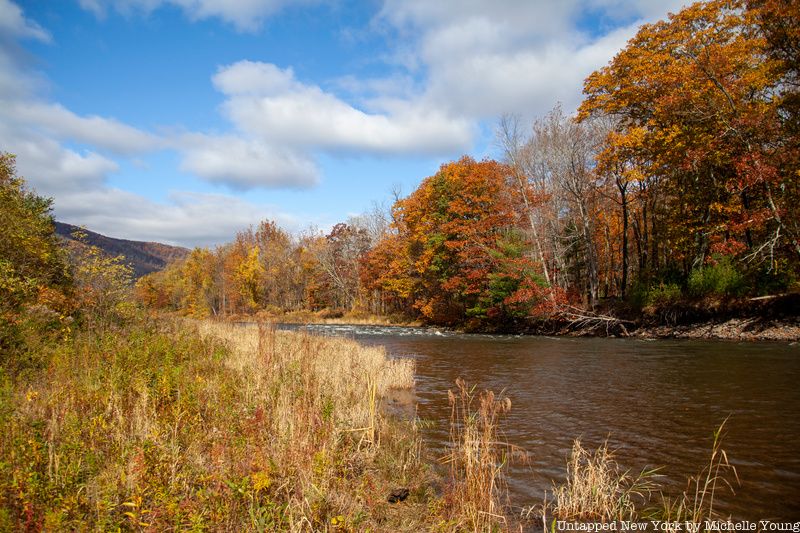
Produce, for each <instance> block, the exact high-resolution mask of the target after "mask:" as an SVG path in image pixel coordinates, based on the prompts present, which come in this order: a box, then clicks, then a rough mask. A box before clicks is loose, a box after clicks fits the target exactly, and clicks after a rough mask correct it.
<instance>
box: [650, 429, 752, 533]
mask: <svg viewBox="0 0 800 533" xmlns="http://www.w3.org/2000/svg"><path fill="white" fill-rule="evenodd" d="M727 422H728V419H727V418H726V419H725V420H723V421H722V424H720V426H719V427H718V428H717V429H716V431H714V439H713V442H712V445H711V455H710V456H709V460H708V464H707V465H706V466H705V467H704V468H703V469H702V470H701V471H700V473H699V474H698V475H696V476H692V477H690V478H689V480H688V482H687V484H688V488H687V489H686V490H685V491H684V492H683V494H682V495H681V497H680V498H678V499H676V500H672V499H670V498H668V497H666V496H662V505H663V514H664V518H665V523H668V524H670V523H671V524H675V523H678V522H693V523H695V524H705V523H706V521H708V520H713V519H716V518H719V516H718V513H717V512H716V511H715V510H714V502H715V498H716V496H717V492H718V490H719V488H720V487H722V488H727V489H728V490H729V491H730V492H731V493H734V489H733V485H732V483H731V482H730V481H729V480H728V478H729V477H730V476H732V477H733V479H734V480H735V481H736V483H737V484H738V483H739V475H738V473H737V472H736V467H734V466H733V465H732V464H730V462H729V461H728V454H727V453H726V452H725V450H724V449H722V437H723V435H724V429H725V424H726V423H727ZM668 531H670V532H671V531H673V530H672V529H670V530H668ZM699 531H705V526H704V527H703V528H702V529H700V530H699Z"/></svg>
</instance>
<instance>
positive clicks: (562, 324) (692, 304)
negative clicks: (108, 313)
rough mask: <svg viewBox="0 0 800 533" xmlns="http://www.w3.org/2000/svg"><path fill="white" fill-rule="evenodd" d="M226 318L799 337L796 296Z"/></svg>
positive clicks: (556, 332) (585, 333)
mask: <svg viewBox="0 0 800 533" xmlns="http://www.w3.org/2000/svg"><path fill="white" fill-rule="evenodd" d="M225 320H226V321H228V322H240V323H241V322H253V323H257V322H259V321H266V322H276V323H283V324H322V325H354V326H365V325H366V326H392V327H431V328H435V329H437V330H441V329H450V330H452V331H459V332H464V333H499V334H511V335H519V334H523V335H547V336H564V337H637V338H648V339H670V338H687V339H719V340H739V341H785V342H800V295H798V294H785V295H777V296H770V297H761V298H749V299H739V300H728V301H720V300H700V301H680V302H672V303H669V304H665V305H660V306H650V307H645V308H644V309H641V310H632V309H630V308H629V307H627V306H625V305H622V304H619V303H614V302H612V303H609V302H606V303H605V304H604V306H603V307H602V308H601V309H600V310H599V311H598V312H594V313H593V312H589V311H585V310H582V309H580V308H575V307H570V308H567V309H565V310H562V311H560V312H558V313H556V314H554V315H552V316H550V317H547V318H531V319H517V320H515V321H513V322H505V323H502V324H496V323H495V324H491V323H483V322H476V323H474V324H470V323H468V324H466V325H462V326H458V327H452V328H445V327H443V326H430V325H426V324H424V323H423V322H421V321H419V320H411V319H408V318H407V317H404V316H402V315H388V316H384V315H372V314H364V313H353V312H350V313H345V312H336V311H330V310H323V311H316V312H313V311H293V312H288V313H284V314H264V313H262V314H258V315H255V316H252V315H245V316H231V317H227V318H226V319H225Z"/></svg>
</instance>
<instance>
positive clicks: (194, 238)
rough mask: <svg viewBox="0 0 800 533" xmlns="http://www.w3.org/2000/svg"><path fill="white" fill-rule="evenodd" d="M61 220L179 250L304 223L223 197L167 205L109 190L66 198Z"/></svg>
mask: <svg viewBox="0 0 800 533" xmlns="http://www.w3.org/2000/svg"><path fill="white" fill-rule="evenodd" d="M55 211H56V216H57V218H58V219H59V220H62V221H64V222H68V223H70V224H75V225H79V226H85V227H87V228H89V229H93V230H95V231H101V232H102V233H104V234H106V235H110V236H113V237H121V238H126V239H133V240H141V241H156V242H163V243H167V244H174V245H179V246H186V247H193V246H214V245H218V244H223V243H225V242H229V241H230V240H231V239H232V238H233V236H234V235H235V234H236V232H237V231H240V230H242V229H243V228H246V227H248V226H250V225H252V224H255V223H257V222H258V221H260V220H265V219H269V220H274V221H276V222H277V223H278V224H280V225H281V226H282V227H284V228H287V229H289V230H297V229H299V228H300V220H299V219H298V218H297V217H295V216H293V215H291V214H288V213H285V212H283V211H281V210H280V209H279V208H277V207H275V206H258V205H255V204H252V203H250V202H247V201H245V200H242V199H240V198H236V197H233V196H230V195H224V194H201V193H193V192H175V193H173V194H171V195H170V197H169V198H168V201H167V202H154V201H152V200H150V199H148V198H145V197H144V196H141V195H138V194H134V193H131V192H128V191H124V190H121V189H116V188H111V187H105V188H101V189H96V190H87V191H82V192H77V191H76V192H75V193H73V194H63V195H60V196H58V197H57V198H56V201H55Z"/></svg>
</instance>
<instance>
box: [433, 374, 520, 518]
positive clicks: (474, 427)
mask: <svg viewBox="0 0 800 533" xmlns="http://www.w3.org/2000/svg"><path fill="white" fill-rule="evenodd" d="M448 398H449V400H450V407H451V410H452V411H451V419H450V440H451V452H450V454H449V455H448V457H447V458H446V460H447V462H448V463H449V465H450V483H451V485H450V487H449V491H448V493H447V494H446V496H445V500H446V502H447V505H448V508H449V513H450V523H449V525H450V526H451V527H453V528H454V529H457V530H461V531H463V530H472V531H492V530H497V529H503V530H506V529H508V527H509V523H508V520H507V517H506V509H505V505H504V499H506V496H507V487H506V485H505V479H504V471H505V468H506V467H507V465H508V462H509V460H510V459H511V455H513V454H514V452H515V451H516V450H515V449H514V448H512V447H511V446H510V445H509V444H507V443H505V442H502V441H501V440H500V438H499V437H498V431H499V425H500V420H501V418H502V417H503V415H505V414H506V413H508V412H509V411H510V410H511V400H510V399H509V398H508V397H503V396H502V395H501V396H500V397H497V396H495V394H494V392H492V391H482V392H481V393H479V394H475V390H474V388H468V387H467V384H466V383H465V382H464V380H462V379H460V378H459V379H458V380H456V391H455V392H453V391H448Z"/></svg>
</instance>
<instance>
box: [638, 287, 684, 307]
mask: <svg viewBox="0 0 800 533" xmlns="http://www.w3.org/2000/svg"><path fill="white" fill-rule="evenodd" d="M681 294H682V291H681V286H680V285H678V284H677V283H664V282H661V283H659V284H658V285H656V286H654V287H650V288H649V289H647V292H646V295H645V298H644V300H645V303H646V304H647V305H652V306H662V305H669V304H674V303H675V302H677V301H678V300H680V299H681Z"/></svg>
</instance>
